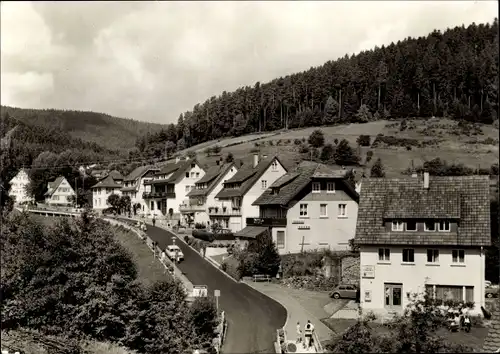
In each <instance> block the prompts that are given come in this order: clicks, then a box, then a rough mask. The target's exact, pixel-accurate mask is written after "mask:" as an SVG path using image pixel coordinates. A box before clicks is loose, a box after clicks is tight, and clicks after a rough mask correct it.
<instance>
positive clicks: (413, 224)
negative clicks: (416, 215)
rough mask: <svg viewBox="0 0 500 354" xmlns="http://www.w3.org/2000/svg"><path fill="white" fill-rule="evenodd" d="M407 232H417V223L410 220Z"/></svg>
mask: <svg viewBox="0 0 500 354" xmlns="http://www.w3.org/2000/svg"><path fill="white" fill-rule="evenodd" d="M406 231H417V222H416V221H414V220H409V221H407V222H406Z"/></svg>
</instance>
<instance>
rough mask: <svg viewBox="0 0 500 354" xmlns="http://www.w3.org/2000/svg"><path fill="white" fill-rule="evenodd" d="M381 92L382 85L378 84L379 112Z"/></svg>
mask: <svg viewBox="0 0 500 354" xmlns="http://www.w3.org/2000/svg"><path fill="white" fill-rule="evenodd" d="M380 91H381V87H380V84H378V101H377V102H378V103H377V110H378V108H379V107H380Z"/></svg>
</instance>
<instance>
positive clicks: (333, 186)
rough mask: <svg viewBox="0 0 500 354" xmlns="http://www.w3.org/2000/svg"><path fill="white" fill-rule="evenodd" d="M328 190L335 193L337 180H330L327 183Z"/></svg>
mask: <svg viewBox="0 0 500 354" xmlns="http://www.w3.org/2000/svg"><path fill="white" fill-rule="evenodd" d="M326 192H327V193H335V182H328V183H327V184H326Z"/></svg>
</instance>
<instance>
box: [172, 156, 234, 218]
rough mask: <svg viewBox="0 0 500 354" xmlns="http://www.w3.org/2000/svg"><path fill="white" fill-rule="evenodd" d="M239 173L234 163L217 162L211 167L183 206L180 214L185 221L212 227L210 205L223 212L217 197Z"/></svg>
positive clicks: (189, 194)
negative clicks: (209, 214) (209, 213)
mask: <svg viewBox="0 0 500 354" xmlns="http://www.w3.org/2000/svg"><path fill="white" fill-rule="evenodd" d="M237 171H238V169H237V167H236V165H235V164H234V163H232V162H231V163H223V162H221V161H219V160H217V161H216V166H212V167H210V168H209V169H208V170H207V173H206V174H205V176H203V177H202V178H201V179H199V180H198V181H197V182H196V183H195V188H194V189H191V191H190V192H189V193H188V195H187V196H188V198H189V199H188V200H185V201H184V202H183V203H182V204H181V206H180V212H181V214H182V215H184V216H185V220H189V221H191V222H192V223H200V224H204V225H205V226H207V227H210V218H209V216H208V205H210V207H211V208H221V210H222V207H223V204H222V202H220V201H218V200H216V198H215V196H216V195H217V194H218V193H219V192H220V191H221V190H222V188H223V186H224V182H226V181H227V180H229V179H231V178H232V177H233V176H234V175H235V174H236V172H237Z"/></svg>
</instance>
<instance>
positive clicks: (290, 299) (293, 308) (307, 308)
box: [245, 281, 333, 342]
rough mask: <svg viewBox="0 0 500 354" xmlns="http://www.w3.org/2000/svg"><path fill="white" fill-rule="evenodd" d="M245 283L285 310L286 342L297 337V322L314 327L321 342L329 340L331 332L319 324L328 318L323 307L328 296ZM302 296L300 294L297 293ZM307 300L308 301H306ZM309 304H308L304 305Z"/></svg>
mask: <svg viewBox="0 0 500 354" xmlns="http://www.w3.org/2000/svg"><path fill="white" fill-rule="evenodd" d="M245 283H246V284H247V285H248V286H250V287H252V288H254V289H255V290H257V291H259V292H261V293H263V294H265V295H267V296H269V297H270V298H272V299H273V300H275V301H277V302H279V303H280V304H281V305H283V306H284V307H285V308H286V310H287V320H286V323H285V326H284V329H285V331H286V336H287V339H288V340H295V338H296V337H297V334H296V333H297V322H300V325H301V327H304V325H305V324H306V322H307V320H310V321H311V323H312V324H313V325H314V328H315V331H316V333H317V335H318V338H319V340H320V341H321V342H323V341H328V340H330V339H331V337H332V334H333V332H332V331H331V330H330V329H329V328H328V327H327V326H326V325H324V324H323V322H321V320H322V319H323V318H328V317H330V314H328V313H327V312H326V311H325V310H324V307H325V305H326V304H327V303H328V302H331V301H330V299H329V298H328V294H326V293H325V294H323V293H318V292H313V291H305V290H304V291H302V290H295V289H288V288H284V287H282V286H281V285H279V284H274V283H265V282H252V281H245ZM299 291H300V292H302V293H304V294H300V295H301V296H299V294H298V292H299ZM308 298H309V301H307V299H308ZM306 302H309V304H306Z"/></svg>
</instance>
